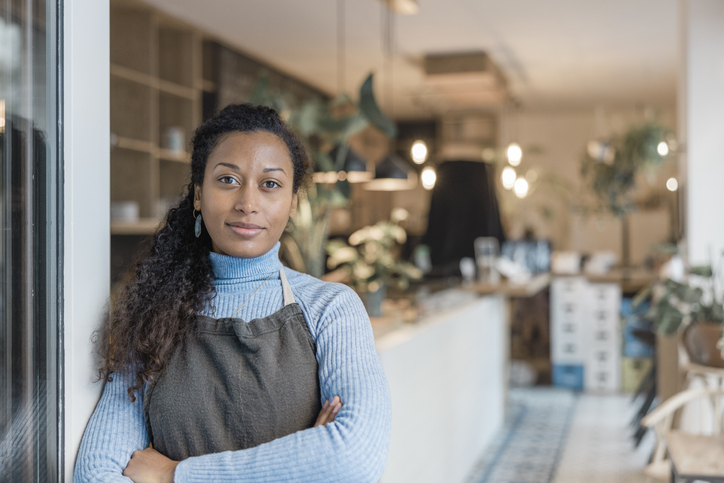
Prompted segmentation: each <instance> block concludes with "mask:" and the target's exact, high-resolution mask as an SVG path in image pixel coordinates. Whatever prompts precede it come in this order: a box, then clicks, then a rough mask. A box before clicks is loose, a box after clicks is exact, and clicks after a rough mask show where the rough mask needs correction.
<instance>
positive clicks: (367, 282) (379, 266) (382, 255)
mask: <svg viewBox="0 0 724 483" xmlns="http://www.w3.org/2000/svg"><path fill="white" fill-rule="evenodd" d="M406 240H407V233H406V232H405V230H404V228H402V227H401V226H400V225H399V218H397V217H396V216H395V214H394V213H393V216H392V218H391V220H390V221H381V222H379V223H376V224H375V225H372V226H366V227H364V228H361V229H359V230H357V231H356V232H354V233H352V235H350V237H349V239H348V242H349V243H346V242H345V241H343V240H330V241H329V242H328V243H327V253H328V254H329V258H328V259H327V267H329V268H330V269H340V270H342V271H343V272H344V273H345V274H346V275H347V277H348V279H349V280H350V283H351V285H352V287H353V288H354V289H355V290H356V291H357V293H359V294H360V297H361V298H362V300H363V302H364V303H365V307H366V308H367V312H368V313H369V315H370V317H380V316H381V315H382V301H383V300H384V299H385V296H386V292H387V288H388V287H391V286H396V287H398V288H400V289H402V290H404V289H406V288H407V287H409V285H410V280H416V279H419V278H421V277H422V272H421V271H420V270H419V269H418V268H417V267H415V266H414V265H412V264H411V263H409V262H406V261H402V260H400V259H399V257H398V256H397V251H398V249H399V245H400V244H402V243H405V241H406Z"/></svg>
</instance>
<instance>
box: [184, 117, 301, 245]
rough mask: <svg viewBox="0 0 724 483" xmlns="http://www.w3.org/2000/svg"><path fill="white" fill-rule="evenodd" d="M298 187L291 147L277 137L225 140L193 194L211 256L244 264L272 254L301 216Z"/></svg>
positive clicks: (261, 133)
mask: <svg viewBox="0 0 724 483" xmlns="http://www.w3.org/2000/svg"><path fill="white" fill-rule="evenodd" d="M293 181H294V165H293V163H292V159H291V158H290V157H289V151H288V149H287V145H286V144H285V143H284V141H282V140H281V139H280V138H279V137H277V136H276V135H275V134H272V133H269V132H266V131H257V132H248V133H244V132H233V133H228V134H225V135H223V136H222V137H221V139H220V140H219V142H218V143H217V145H216V147H215V148H214V149H213V151H211V154H210V155H209V159H208V161H207V163H206V171H205V173H204V182H203V184H202V186H198V185H196V189H195V193H194V208H195V209H196V211H199V212H201V215H202V217H203V220H204V225H205V226H206V230H207V231H208V232H209V235H210V236H211V247H212V250H213V251H214V252H216V253H221V254H224V255H231V256H234V257H240V258H254V257H258V256H260V255H263V254H265V253H266V252H268V251H269V250H271V248H272V247H273V246H274V245H275V244H276V242H277V241H279V238H280V237H281V236H282V232H283V231H284V228H285V227H286V225H287V222H288V221H289V218H290V217H294V215H295V214H296V210H297V195H296V194H294V193H293V191H292V188H293Z"/></svg>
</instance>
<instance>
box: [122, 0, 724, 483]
mask: <svg viewBox="0 0 724 483" xmlns="http://www.w3.org/2000/svg"><path fill="white" fill-rule="evenodd" d="M689 3H691V4H692V6H687V5H688V4H689ZM694 4H696V5H694ZM707 9H708V10H707ZM707 29H708V30H707ZM717 31H720V32H724V10H722V8H721V6H717V5H716V2H711V1H708V2H707V1H703V0H702V1H701V2H698V3H697V2H678V1H676V0H636V1H632V0H612V1H609V2H592V1H586V2H580V1H572V0H554V1H547V2H538V1H535V0H514V1H506V2H493V1H487V0H486V1H476V0H455V1H447V2H443V1H439V0H438V1H433V0H363V1H348V0H309V1H304V2H295V1H292V0H278V1H263V0H254V1H245V2H227V1H223V0H207V1H204V2H198V1H192V0H143V1H141V0H111V2H110V61H111V65H110V100H111V105H110V115H111V120H110V126H111V152H110V163H111V164H110V171H111V179H110V184H111V206H110V209H111V267H110V272H111V285H112V287H113V289H115V288H116V287H118V286H119V284H120V283H121V281H122V280H123V277H124V275H125V274H126V273H127V271H128V270H129V269H130V268H131V267H133V264H134V262H135V261H136V260H137V259H138V257H139V256H142V255H143V253H145V251H144V250H147V249H148V243H149V241H150V239H151V236H152V235H153V233H154V232H155V231H156V229H157V228H158V226H159V224H160V223H161V221H162V217H163V215H164V214H165V213H166V212H167V211H168V209H169V208H170V207H172V206H173V205H174V203H176V202H177V201H178V199H179V197H180V196H181V195H182V193H183V190H184V189H185V187H186V186H187V185H188V183H189V180H190V169H189V168H190V152H189V145H190V140H191V136H192V135H193V132H194V129H195V128H196V127H197V126H198V125H199V124H200V123H201V122H202V121H203V120H204V119H207V118H208V117H210V116H212V115H213V114H214V113H216V112H218V111H219V110H220V109H221V108H223V107H224V106H226V105H228V104H232V103H239V102H253V103H257V104H265V105H269V106H272V107H274V108H276V109H277V110H278V111H279V112H280V113H281V114H282V116H283V117H284V119H285V120H287V122H289V124H290V125H291V126H292V127H293V128H294V129H295V130H296V132H297V133H298V135H299V136H300V138H302V140H303V141H304V142H305V144H306V146H307V149H308V150H309V153H310V155H311V156H312V159H313V160H314V162H315V173H314V176H313V180H314V182H313V183H312V184H311V185H310V186H309V187H308V188H307V190H306V191H305V193H304V194H303V195H302V196H301V197H300V207H299V215H298V216H297V217H296V218H295V219H294V220H293V221H292V222H291V223H290V226H289V227H288V229H287V231H286V233H285V235H284V236H283V238H282V241H281V249H280V257H281V259H282V261H283V263H284V264H285V265H287V266H288V267H289V268H291V269H294V270H297V271H300V272H305V273H308V274H310V275H313V276H315V277H319V278H322V279H324V280H327V281H332V282H340V283H346V284H348V285H350V286H351V287H353V288H354V289H355V290H356V291H357V293H358V294H359V296H360V298H361V299H362V300H363V302H364V303H365V307H366V308H367V311H368V314H369V315H370V320H371V324H372V329H373V331H374V335H375V342H376V345H377V350H378V353H379V355H380V358H381V360H382V363H383V366H384V369H385V373H386V375H387V378H388V381H389V384H390V390H391V394H392V404H393V406H392V408H393V423H392V424H393V426H392V440H391V446H390V453H389V457H388V464H387V467H386V470H385V473H384V475H383V477H382V481H383V482H404V481H416V482H422V481H425V482H427V481H430V482H442V481H445V482H463V481H468V482H476V483H477V482H481V483H482V482H486V483H491V482H556V483H568V482H581V481H588V482H589V483H593V482H614V481H615V482H631V483H638V482H642V483H643V482H649V481H667V480H669V478H670V475H671V472H672V470H674V471H676V473H677V477H682V478H686V475H691V474H696V475H698V476H700V477H702V479H704V480H705V481H723V480H722V478H724V466H722V463H721V461H724V440H722V439H721V437H720V436H716V434H717V433H718V432H720V430H721V409H722V407H721V397H722V396H721V394H720V393H717V392H716V391H721V385H722V384H723V383H724V361H723V360H722V353H723V352H724V346H723V345H722V344H721V343H719V341H720V340H724V339H723V338H722V330H721V324H722V323H724V310H723V309H722V280H721V278H720V276H721V271H720V270H721V268H722V267H721V257H720V256H719V255H718V254H719V253H720V252H721V250H722V248H724V246H718V245H717V242H718V240H723V239H724V237H722V236H721V235H722V234H721V230H722V228H719V227H713V228H712V227H711V225H716V224H717V220H716V217H715V216H713V215H711V214H708V215H706V217H705V218H703V217H704V215H703V214H702V213H705V212H708V211H709V209H711V207H709V209H706V208H707V205H706V203H707V202H706V201H705V198H706V196H707V190H708V189H716V188H715V187H716V184H713V183H714V181H712V182H711V183H709V181H707V179H710V178H712V177H713V178H716V177H717V175H720V174H724V173H722V169H723V168H722V167H721V166H719V167H714V166H716V165H717V163H718V165H722V159H721V158H722V154H721V151H719V154H718V158H717V151H716V150H717V149H719V148H720V146H721V141H716V142H713V143H708V142H707V139H709V138H712V137H713V138H716V137H717V136H718V138H720V139H721V138H724V136H722V134H721V131H713V129H714V128H716V129H718V128H720V127H722V125H724V122H723V119H722V116H723V115H722V114H721V112H722V110H719V111H718V112H719V113H718V114H711V116H712V117H710V118H707V116H708V115H709V114H707V113H709V112H713V111H717V109H718V107H721V106H720V105H721V104H722V102H724V101H722V100H721V98H724V94H722V92H724V90H723V89H722V88H723V87H724V79H723V78H722V72H724V70H722V68H721V66H722V59H724V36H723V34H721V33H718V34H717V33H716V32H717ZM698 32H704V33H702V34H701V35H698V34H697V33H698ZM707 32H708V33H707ZM709 45H713V46H714V47H711V48H709V49H708V50H707V46H709ZM715 47H716V48H715ZM716 59H718V64H717V63H716ZM701 65H705V66H708V65H712V66H713V67H711V69H712V70H711V72H714V74H713V75H714V78H715V79H717V82H718V84H717V83H716V82H714V81H712V82H710V83H709V84H707V83H706V82H705V81H706V80H707V79H711V78H712V77H711V75H710V72H709V71H707V70H706V68H703V67H702V68H700V67H699V66H701ZM717 65H718V67H716V66H717ZM717 69H718V70H717ZM716 76H718V77H716ZM701 79H704V81H702V80H701ZM700 85H704V87H703V88H701V89H699V88H697V89H696V90H694V87H696V86H700ZM706 89H709V90H708V91H707V90H706ZM692 92H693V93H692ZM717 93H718V95H719V100H716V99H717V96H716V94H717ZM707 98H708V101H707V100H702V99H707ZM702 106H703V107H702ZM707 109H709V110H708V111H707ZM702 112H703V114H702ZM717 132H718V134H717ZM702 139H703V141H702ZM707 150H708V151H707ZM696 156H699V157H696ZM699 159H702V160H703V161H698V160H699ZM696 183H699V184H696ZM707 183H708V184H707ZM707 230H709V231H707ZM707 268H708V270H707ZM699 328H701V330H699ZM718 343H719V345H717V344H718ZM687 391H688V392H687ZM692 391H693V392H692ZM696 391H698V392H696ZM677 395H678V396H677ZM682 395H683V396H682ZM674 396H676V397H678V399H677V400H674V402H677V401H678V402H680V403H681V407H678V406H676V405H675V404H673V403H671V401H672V399H670V398H672V397H674ZM665 401H668V402H667V403H666V404H664V402H665ZM680 436H681V437H684V436H685V437H686V438H689V439H686V440H685V442H684V443H682V442H681V441H682V440H680V439H677V438H678V437H680ZM707 438H709V439H707ZM717 438H718V439H717ZM677 458H681V459H680V460H678V461H679V462H681V461H682V460H683V461H684V462H683V463H679V465H678V466H677ZM672 461H673V464H672ZM687 465H689V466H687ZM692 465H693V466H692ZM692 468H693V469H692ZM692 471H693V473H692ZM697 472H698V473H697ZM702 475H703V476H702ZM706 477H710V478H713V479H706ZM716 477H718V478H719V479H718V480H717V479H715V478H716ZM686 481H690V480H686ZM691 481H693V480H691Z"/></svg>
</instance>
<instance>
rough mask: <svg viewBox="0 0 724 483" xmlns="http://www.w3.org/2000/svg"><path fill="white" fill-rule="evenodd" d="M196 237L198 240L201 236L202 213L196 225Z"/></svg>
mask: <svg viewBox="0 0 724 483" xmlns="http://www.w3.org/2000/svg"><path fill="white" fill-rule="evenodd" d="M194 235H196V238H198V237H200V236H201V213H199V216H197V217H196V224H195V225H194Z"/></svg>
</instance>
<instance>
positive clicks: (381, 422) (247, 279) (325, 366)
mask: <svg viewBox="0 0 724 483" xmlns="http://www.w3.org/2000/svg"><path fill="white" fill-rule="evenodd" d="M278 251H279V244H278V243H277V245H276V246H275V247H274V248H273V249H272V250H271V251H269V252H268V253H267V254H265V255H262V256H261V257H258V258H253V259H242V258H235V257H230V256H226V255H219V254H216V253H211V263H212V264H213V267H214V274H215V276H216V280H215V282H214V286H215V287H216V292H217V296H216V297H215V298H214V299H213V301H212V306H210V307H207V308H206V310H205V314H206V315H211V316H215V317H217V318H221V317H231V316H232V314H234V312H235V311H236V310H237V309H238V308H239V307H240V306H241V305H242V304H243V303H244V302H245V301H246V299H247V298H248V297H249V296H251V294H252V293H253V292H254V291H255V290H256V289H257V287H259V284H261V283H262V281H263V280H264V279H265V278H267V277H268V276H269V274H271V273H273V275H272V276H271V278H270V279H269V280H268V281H267V282H266V283H265V284H264V285H263V286H262V287H261V289H259V291H258V292H257V293H256V294H254V296H253V297H252V298H251V300H250V301H249V303H247V304H246V306H244V308H242V309H241V310H240V311H239V313H237V315H236V317H239V318H241V319H244V320H247V321H249V320H252V319H254V318H258V317H265V316H267V315H270V314H272V313H274V312H276V311H277V310H279V309H281V308H282V307H283V305H284V299H283V294H282V286H281V280H280V278H279V269H280V268H281V267H282V265H281V262H280V261H279V257H278ZM286 274H287V278H288V280H289V284H290V285H291V288H292V292H293V293H294V297H295V299H296V302H297V303H298V304H299V306H300V307H301V309H302V312H303V313H304V318H305V320H306V321H307V325H309V330H310V332H311V333H312V337H313V338H314V341H315V342H316V345H317V361H318V363H319V383H320V390H321V394H320V401H321V402H324V401H325V400H328V399H329V400H331V399H332V398H333V397H334V396H336V395H339V396H340V398H341V400H342V403H343V404H344V405H343V407H342V410H341V411H340V412H339V414H338V415H337V417H336V419H335V421H334V422H333V423H330V424H327V425H326V426H318V427H315V428H310V429H305V430H303V431H298V432H296V433H294V434H290V435H288V436H285V437H283V438H279V439H276V440H274V441H270V442H268V443H265V444H262V445H259V446H256V447H254V448H250V449H245V450H239V451H227V452H224V453H215V454H208V455H204V456H197V457H193V458H188V459H186V460H183V461H182V462H181V463H180V464H179V465H178V466H177V467H176V473H175V479H174V481H176V482H205V483H209V482H212V481H213V482H215V481H255V482H256V481H260V482H261V481H263V482H271V481H273V482H278V481H303V482H316V481H318V482H327V481H329V482H332V481H334V482H355V481H360V482H363V481H364V482H372V481H377V480H379V478H380V476H381V475H382V472H383V470H384V467H385V462H386V460H387V451H388V447H389V440H390V426H391V412H390V410H391V404H390V393H389V389H388V386H387V380H386V379H385V375H384V373H383V370H382V365H381V363H380V359H379V357H378V355H377V352H376V349H375V344H374V338H373V336H372V328H371V326H370V322H369V318H368V316H367V313H366V312H365V309H364V306H363V305H362V303H361V301H360V299H359V297H357V295H356V294H355V293H354V291H352V290H351V289H350V288H348V287H347V286H345V285H341V284H332V283H327V282H322V281H321V280H318V279H316V278H314V277H311V276H309V275H305V274H301V273H298V272H295V271H293V270H290V269H286ZM130 380H131V376H129V375H120V374H114V377H113V381H111V382H108V383H106V386H105V388H104V390H103V395H102V396H101V399H100V402H99V403H98V406H97V407H96V409H95V412H94V413H93V416H92V417H91V419H90V421H89V423H88V426H87V428H86V430H85V434H84V436H83V441H82V443H81V446H80V451H79V453H78V458H77V460H76V464H75V475H74V481H75V482H116V481H117V482H130V481H131V480H130V479H128V478H126V477H124V476H122V472H123V470H124V468H125V467H126V465H127V464H128V461H129V460H130V458H131V454H132V453H133V452H134V451H136V450H142V449H144V448H147V447H148V444H149V437H148V433H147V432H146V426H145V423H144V414H143V391H142V392H141V393H140V394H137V397H136V401H135V402H133V403H132V402H130V401H129V399H128V394H127V392H126V390H127V388H128V386H129V381H130Z"/></svg>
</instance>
